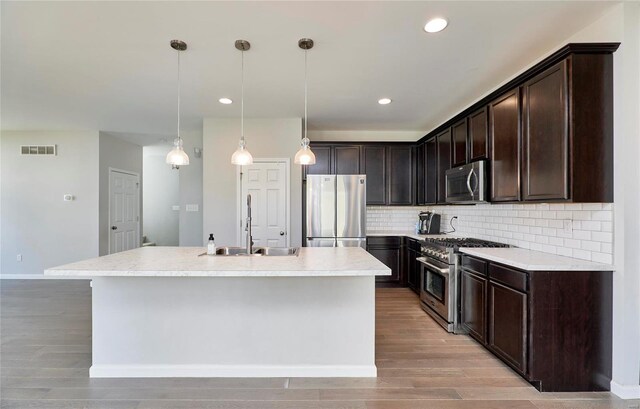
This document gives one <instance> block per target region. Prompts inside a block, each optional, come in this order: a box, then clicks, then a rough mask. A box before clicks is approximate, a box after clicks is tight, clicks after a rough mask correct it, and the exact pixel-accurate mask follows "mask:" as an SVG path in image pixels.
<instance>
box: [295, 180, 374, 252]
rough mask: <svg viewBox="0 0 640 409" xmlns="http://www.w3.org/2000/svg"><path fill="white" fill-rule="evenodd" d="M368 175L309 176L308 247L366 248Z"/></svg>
mask: <svg viewBox="0 0 640 409" xmlns="http://www.w3.org/2000/svg"><path fill="white" fill-rule="evenodd" d="M366 193H367V177H366V176H365V175H308V176H307V184H306V192H305V197H306V238H305V245H306V246H307V247H362V248H366V222H367V206H366V197H367V196H366Z"/></svg>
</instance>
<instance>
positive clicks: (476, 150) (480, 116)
mask: <svg viewBox="0 0 640 409" xmlns="http://www.w3.org/2000/svg"><path fill="white" fill-rule="evenodd" d="M488 158H489V127H488V126H487V108H486V107H482V108H481V109H479V110H478V111H476V112H474V113H473V114H471V115H469V162H473V161H476V160H479V159H488Z"/></svg>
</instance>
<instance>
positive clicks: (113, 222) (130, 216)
mask: <svg viewBox="0 0 640 409" xmlns="http://www.w3.org/2000/svg"><path fill="white" fill-rule="evenodd" d="M139 212H140V177H139V176H138V175H135V174H130V173H125V172H121V171H117V170H113V169H111V170H110V171H109V254H113V253H118V252H120V251H125V250H131V249H134V248H136V247H139V246H140V214H139Z"/></svg>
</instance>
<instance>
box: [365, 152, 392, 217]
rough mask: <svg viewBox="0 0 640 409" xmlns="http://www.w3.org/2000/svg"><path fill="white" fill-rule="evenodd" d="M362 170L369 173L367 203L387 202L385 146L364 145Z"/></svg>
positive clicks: (366, 173) (380, 203)
mask: <svg viewBox="0 0 640 409" xmlns="http://www.w3.org/2000/svg"><path fill="white" fill-rule="evenodd" d="M361 152H362V158H361V160H360V163H361V165H362V166H361V169H360V172H361V173H363V174H365V175H367V204H368V205H384V204H387V167H386V163H387V161H386V159H387V158H386V154H385V152H386V148H385V147H384V146H375V145H364V146H362V150H361Z"/></svg>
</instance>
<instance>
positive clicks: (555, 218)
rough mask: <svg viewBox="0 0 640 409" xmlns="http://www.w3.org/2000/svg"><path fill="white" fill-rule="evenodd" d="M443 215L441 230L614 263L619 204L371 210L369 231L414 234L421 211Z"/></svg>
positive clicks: (507, 205) (381, 208) (429, 207)
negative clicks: (615, 213) (615, 215)
mask: <svg viewBox="0 0 640 409" xmlns="http://www.w3.org/2000/svg"><path fill="white" fill-rule="evenodd" d="M423 210H431V211H435V212H436V213H440V214H441V215H442V226H441V231H443V232H448V231H450V230H452V229H451V225H450V224H449V221H450V220H451V218H452V217H454V216H458V219H457V220H454V221H453V226H454V227H455V229H456V233H459V234H461V235H468V236H470V237H475V238H480V239H486V240H493V241H498V242H502V243H508V244H511V245H514V246H517V247H522V248H527V249H531V250H537V251H543V252H546V253H552V254H559V255H563V256H568V257H574V258H579V259H583V260H591V261H595V262H599V263H606V264H613V204H611V203H569V204H546V203H544V204H502V205H500V204H493V205H490V204H478V205H472V206H419V207H389V206H367V230H368V231H369V232H375V231H397V232H403V231H409V230H413V229H414V227H415V224H416V221H417V220H418V213H419V212H420V211H423Z"/></svg>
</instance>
